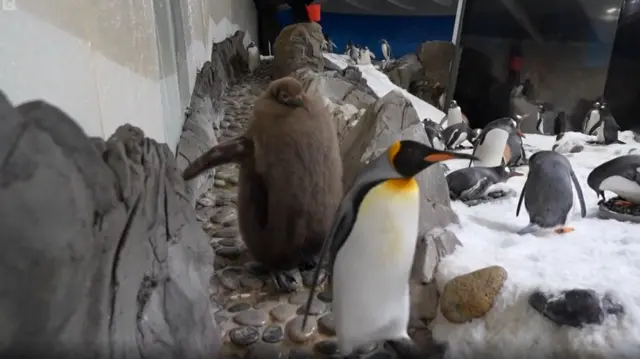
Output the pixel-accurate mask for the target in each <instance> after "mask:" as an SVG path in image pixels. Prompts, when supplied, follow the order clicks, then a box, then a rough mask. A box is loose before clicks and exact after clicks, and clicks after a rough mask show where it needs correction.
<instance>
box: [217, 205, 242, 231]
mask: <svg viewBox="0 0 640 359" xmlns="http://www.w3.org/2000/svg"><path fill="white" fill-rule="evenodd" d="M237 219H238V214H237V212H236V210H235V209H234V208H233V207H222V209H220V210H219V211H218V212H217V213H216V214H214V215H213V216H211V221H212V222H214V223H218V224H222V225H224V226H226V227H229V226H231V225H232V224H235V223H236V222H237Z"/></svg>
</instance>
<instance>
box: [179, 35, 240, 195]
mask: <svg viewBox="0 0 640 359" xmlns="http://www.w3.org/2000/svg"><path fill="white" fill-rule="evenodd" d="M244 36H245V33H244V32H243V31H236V32H235V34H234V35H233V36H231V37H229V38H227V39H225V40H224V41H221V42H218V43H214V44H213V49H212V51H211V61H207V62H205V63H204V65H203V66H202V69H201V70H200V71H199V72H198V75H197V77H196V82H195V86H194V88H193V93H192V95H191V103H190V104H189V109H188V111H187V113H186V116H185V121H184V125H183V128H182V135H181V136H180V141H179V142H178V148H177V162H178V169H179V170H180V172H182V171H184V169H185V168H187V166H188V165H189V164H190V163H191V162H193V161H194V160H195V159H196V158H198V157H199V156H200V155H201V154H203V153H205V152H206V151H208V150H209V149H210V148H211V147H213V146H215V145H217V144H218V141H217V137H218V135H217V134H216V133H217V132H218V131H219V130H220V122H221V121H222V119H223V117H224V106H223V105H222V97H223V96H224V94H225V90H226V88H227V86H228V85H229V84H232V83H235V82H236V81H237V80H238V78H239V76H241V75H242V74H244V73H245V72H246V71H248V61H247V59H248V54H247V50H246V49H245V47H244V45H243V40H244ZM214 174H215V169H210V170H208V171H206V172H205V173H203V174H202V175H201V176H199V177H197V178H195V179H193V180H192V181H189V182H188V183H187V196H188V198H189V200H190V201H191V203H192V204H193V205H195V201H196V199H197V198H199V197H200V196H201V195H202V194H203V193H204V192H206V191H207V190H208V189H209V188H211V184H212V183H213V176H214Z"/></svg>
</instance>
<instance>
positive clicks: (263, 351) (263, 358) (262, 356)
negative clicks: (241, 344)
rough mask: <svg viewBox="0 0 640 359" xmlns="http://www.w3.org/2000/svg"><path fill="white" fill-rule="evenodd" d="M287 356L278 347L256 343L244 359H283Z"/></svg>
mask: <svg viewBox="0 0 640 359" xmlns="http://www.w3.org/2000/svg"><path fill="white" fill-rule="evenodd" d="M285 357H286V355H285V354H284V353H283V352H282V349H281V348H280V346H278V345H274V344H268V343H256V344H254V345H252V346H250V347H249V350H247V352H246V353H245V355H244V359H283V358H285Z"/></svg>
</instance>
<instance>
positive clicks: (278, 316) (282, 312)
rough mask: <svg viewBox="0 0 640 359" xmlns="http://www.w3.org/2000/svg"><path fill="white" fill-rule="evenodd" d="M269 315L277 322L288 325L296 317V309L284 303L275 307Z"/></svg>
mask: <svg viewBox="0 0 640 359" xmlns="http://www.w3.org/2000/svg"><path fill="white" fill-rule="evenodd" d="M269 313H270V314H271V317H273V319H275V320H276V321H278V322H280V323H286V322H288V321H289V320H291V319H293V318H294V317H295V316H296V307H295V306H293V305H291V304H285V303H283V304H279V305H277V306H275V307H273V309H271V311H270V312H269Z"/></svg>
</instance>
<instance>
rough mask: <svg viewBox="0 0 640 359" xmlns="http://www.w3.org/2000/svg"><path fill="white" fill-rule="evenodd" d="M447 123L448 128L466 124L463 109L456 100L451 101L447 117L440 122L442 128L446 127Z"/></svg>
mask: <svg viewBox="0 0 640 359" xmlns="http://www.w3.org/2000/svg"><path fill="white" fill-rule="evenodd" d="M445 122H446V123H447V127H449V126H452V125H455V124H457V123H460V122H464V119H463V117H462V109H461V108H460V106H458V103H457V102H456V100H451V102H450V104H449V110H447V114H446V116H444V117H443V118H442V121H440V126H444V123H445Z"/></svg>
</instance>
